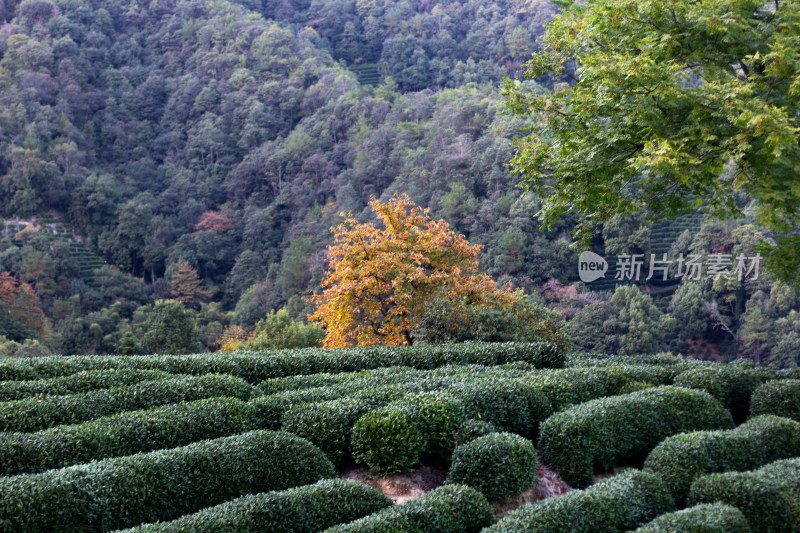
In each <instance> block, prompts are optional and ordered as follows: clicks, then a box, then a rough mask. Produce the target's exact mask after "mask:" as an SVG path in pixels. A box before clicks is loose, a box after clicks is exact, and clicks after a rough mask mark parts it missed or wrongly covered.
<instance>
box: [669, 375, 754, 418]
mask: <svg viewBox="0 0 800 533" xmlns="http://www.w3.org/2000/svg"><path fill="white" fill-rule="evenodd" d="M759 383H760V382H759V379H758V378H757V377H756V376H755V375H754V374H753V372H752V371H751V370H749V369H747V368H743V367H742V366H741V365H739V366H732V365H710V366H704V367H700V368H693V369H691V370H688V371H686V372H684V373H682V374H680V375H679V376H678V377H676V378H675V385H676V386H678V387H687V388H690V389H697V390H702V391H706V392H707V393H709V394H710V395H711V396H713V397H714V398H716V399H717V400H719V401H720V402H721V403H722V405H724V406H725V407H726V408H727V409H730V411H731V413H732V414H733V418H734V419H735V420H744V419H745V417H746V416H747V411H748V410H749V408H750V396H752V394H753V391H754V390H756V387H758V385H759Z"/></svg>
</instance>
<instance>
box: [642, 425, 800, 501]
mask: <svg viewBox="0 0 800 533" xmlns="http://www.w3.org/2000/svg"><path fill="white" fill-rule="evenodd" d="M798 456H800V423H798V422H795V421H794V420H789V419H788V418H782V417H779V416H770V415H765V416H759V417H756V418H751V419H750V420H748V421H747V423H745V424H742V425H741V426H739V427H737V428H736V429H732V430H730V431H696V432H693V433H682V434H679V435H673V436H671V437H667V438H666V439H664V440H663V441H662V442H661V443H660V444H659V445H658V446H656V447H655V449H653V451H652V452H650V455H649V456H648V457H647V460H646V461H645V463H644V468H645V470H651V471H653V472H655V473H656V474H659V475H660V476H661V477H662V478H664V481H665V482H666V483H667V486H669V488H670V490H671V491H672V496H673V498H675V501H676V503H678V504H679V505H681V504H683V503H684V502H685V501H686V497H687V496H688V495H689V488H690V487H691V485H692V481H694V480H695V479H697V478H698V477H700V476H702V475H704V474H710V473H713V472H728V471H742V470H751V469H753V468H757V467H759V466H762V465H765V464H767V463H771V462H773V461H777V460H778V459H787V458H790V457H798Z"/></svg>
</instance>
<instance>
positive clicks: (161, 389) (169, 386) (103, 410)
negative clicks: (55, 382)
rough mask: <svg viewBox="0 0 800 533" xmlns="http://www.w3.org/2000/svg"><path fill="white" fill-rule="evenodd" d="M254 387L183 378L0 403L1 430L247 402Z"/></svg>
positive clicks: (222, 378) (216, 377)
mask: <svg viewBox="0 0 800 533" xmlns="http://www.w3.org/2000/svg"><path fill="white" fill-rule="evenodd" d="M255 393H256V389H255V387H253V386H252V385H250V384H248V383H247V382H245V381H243V380H241V379H239V378H235V377H232V376H226V375H221V374H209V375H206V376H184V377H176V378H170V379H159V380H156V381H142V382H140V383H134V384H133V385H127V386H121V387H112V388H110V389H105V390H96V391H91V392H84V393H81V394H68V395H65V396H44V397H41V398H26V399H24V400H15V401H11V402H2V403H0V429H2V431H37V430H40V429H47V428H49V427H52V426H57V425H61V424H77V423H80V422H84V421H87V420H93V419H95V418H99V417H101V416H106V415H112V414H115V413H119V412H122V411H131V410H135V409H145V408H147V407H153V406H157V405H166V404H171V403H177V402H183V401H192V400H200V399H203V398H213V397H215V396H230V397H232V398H239V399H241V400H247V399H249V398H250V397H251V396H252V395H254V394H255Z"/></svg>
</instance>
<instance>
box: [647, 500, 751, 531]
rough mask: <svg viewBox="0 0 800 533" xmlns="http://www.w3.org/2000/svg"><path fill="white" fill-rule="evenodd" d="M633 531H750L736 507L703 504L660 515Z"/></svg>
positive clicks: (745, 520)
mask: <svg viewBox="0 0 800 533" xmlns="http://www.w3.org/2000/svg"><path fill="white" fill-rule="evenodd" d="M635 533H750V526H749V525H748V524H747V518H745V516H744V514H742V512H741V511H740V510H739V509H737V508H736V507H731V506H730V505H724V504H704V505H695V506H694V507H689V508H688V509H684V510H683V511H676V512H674V513H667V514H664V515H661V516H659V517H658V518H656V519H655V520H653V521H652V522H650V523H649V524H646V525H644V526H642V527H640V528H639V529H637V530H636V532H635Z"/></svg>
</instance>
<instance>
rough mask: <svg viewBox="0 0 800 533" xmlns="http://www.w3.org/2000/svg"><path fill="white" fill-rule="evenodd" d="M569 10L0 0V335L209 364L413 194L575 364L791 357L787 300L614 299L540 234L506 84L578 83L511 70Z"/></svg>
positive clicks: (741, 244)
mask: <svg viewBox="0 0 800 533" xmlns="http://www.w3.org/2000/svg"><path fill="white" fill-rule="evenodd" d="M556 12H557V8H556V7H555V6H554V5H553V4H551V3H549V2H546V1H543V0H542V1H536V0H517V1H511V0H508V1H506V0H497V1H491V2H485V1H478V0H471V1H468V2H456V1H448V0H443V1H419V2H416V1H412V2H388V1H379V0H356V1H348V0H342V1H338V0H324V1H323V0H313V1H311V2H305V1H284V2H263V3H262V2H256V1H242V2H225V1H215V2H211V3H207V2H200V1H196V0H185V1H168V0H164V1H159V2H137V1H133V0H121V1H117V2H105V1H101V0H97V1H82V0H60V1H50V0H26V1H23V2H13V1H9V0H5V1H4V2H0V24H2V25H0V196H1V199H0V217H2V219H3V222H4V224H3V227H0V230H2V235H0V274H3V275H4V276H6V277H0V284H2V285H0V296H3V295H5V296H4V297H0V336H5V337H6V338H8V339H11V340H14V341H18V342H19V343H22V341H23V340H25V339H29V341H26V342H27V343H28V344H27V345H26V346H28V347H29V348H30V351H31V352H36V351H37V350H45V351H47V350H53V351H56V352H60V353H95V352H114V351H117V352H121V353H141V352H153V351H157V350H158V349H159V348H158V346H166V345H169V346H171V347H172V348H170V349H171V350H173V351H180V350H182V349H183V350H186V351H190V350H196V349H197V347H198V346H199V344H198V343H202V345H203V347H204V348H205V349H209V350H216V349H219V348H220V347H222V346H224V345H226V343H230V341H231V339H234V340H236V339H238V338H239V336H242V335H244V336H245V337H246V335H247V333H248V332H250V331H253V330H255V331H256V333H257V334H258V333H259V332H266V331H274V330H275V327H278V325H280V324H284V323H285V322H286V321H287V320H289V319H288V317H291V318H292V319H294V320H295V321H304V320H305V317H306V315H307V314H308V313H309V312H310V311H311V310H312V309H311V304H310V303H309V302H308V300H306V299H305V297H307V296H308V295H309V294H310V293H311V292H312V291H313V290H316V289H318V288H319V285H320V282H321V280H322V279H323V275H324V272H325V269H326V247H327V246H328V245H329V244H330V243H331V240H332V234H331V232H330V228H331V227H332V226H335V225H337V224H339V223H340V222H341V221H342V220H343V218H342V217H341V213H342V212H350V213H352V214H353V215H354V216H355V217H356V218H358V219H360V220H362V221H367V220H370V216H371V214H370V211H369V209H368V208H367V204H368V202H369V200H370V198H371V197H373V196H374V197H376V198H384V199H386V198H390V197H391V196H393V195H394V194H395V193H405V194H407V195H408V196H409V197H410V198H411V199H412V200H413V201H414V202H415V203H416V204H417V205H421V206H425V207H430V208H431V215H432V216H433V217H434V218H437V219H438V218H443V219H445V220H446V221H448V222H449V223H450V224H451V227H452V228H453V229H454V230H455V231H457V232H458V233H461V234H464V235H465V237H466V238H467V239H468V240H469V242H470V243H473V244H480V245H483V246H484V249H483V253H482V254H481V256H480V267H481V270H482V271H483V272H485V273H487V274H489V275H490V276H492V277H493V278H494V279H495V280H496V281H497V282H498V283H500V284H505V283H506V282H508V281H511V282H513V284H514V286H515V287H517V288H521V289H523V290H524V291H525V292H526V293H528V294H529V295H531V297H532V298H534V299H535V300H537V301H539V302H540V303H544V304H547V305H549V306H550V307H551V308H552V309H554V310H557V311H559V312H560V313H561V315H562V317H563V318H564V319H565V320H569V321H570V323H572V322H574V323H575V326H574V327H573V328H572V329H573V330H574V332H575V334H574V335H573V336H574V337H575V342H576V346H578V347H579V348H581V349H596V350H617V351H628V352H636V351H658V350H666V349H673V350H678V351H684V352H692V353H696V354H700V355H707V356H724V357H732V356H734V355H736V354H738V353H748V354H750V355H752V356H754V357H756V356H757V357H762V356H763V357H765V358H769V357H773V354H783V355H780V357H779V358H778V359H776V361H778V362H776V364H780V365H788V366H792V365H796V364H797V360H796V354H797V353H800V352H798V350H794V348H793V347H794V346H795V345H800V320H798V319H797V316H798V314H797V310H798V309H799V308H800V301H798V299H797V297H796V293H794V292H793V291H791V290H790V289H788V288H786V287H785V286H783V285H780V284H773V283H772V282H770V281H769V280H768V279H765V278H762V279H761V280H759V281H755V282H750V281H747V282H742V283H739V284H735V283H731V284H727V285H726V284H724V283H721V282H717V281H713V280H712V281H713V283H711V282H710V281H708V280H703V282H702V283H698V284H696V285H694V284H691V285H690V284H682V285H681V286H680V288H678V287H677V286H676V285H673V286H671V287H662V288H661V289H659V288H658V287H655V289H659V290H662V293H658V294H657V293H652V294H648V293H647V292H648V291H650V290H651V289H653V288H654V287H642V289H643V290H644V292H641V291H639V289H636V288H626V289H625V291H621V292H620V294H619V295H616V294H615V295H614V298H612V297H611V296H612V295H611V292H613V289H614V285H613V283H612V284H611V285H610V286H609V285H603V286H602V288H603V289H604V290H605V291H607V292H603V291H598V290H597V289H598V288H599V286H586V285H581V284H580V283H576V281H577V275H576V274H577V270H576V264H577V251H576V250H575V249H573V248H570V241H571V237H570V233H571V230H572V229H573V227H574V225H575V223H576V220H575V219H574V218H571V217H564V218H563V219H561V220H560V221H559V222H558V223H557V224H555V225H554V226H553V227H552V228H551V229H549V230H547V231H545V230H540V229H539V221H538V220H537V219H536V217H535V215H536V213H537V212H539V211H540V209H541V208H542V206H543V203H542V200H541V198H540V197H538V196H537V195H536V194H526V195H522V191H521V190H520V189H519V188H517V178H516V177H515V176H512V175H511V174H510V171H509V168H508V163H509V161H510V159H511V156H512V152H513V150H514V144H513V142H514V140H515V139H518V138H520V137H521V136H523V135H524V134H525V131H526V130H525V127H526V126H528V125H531V124H532V123H533V122H534V121H535V120H536V119H535V117H525V116H512V115H509V114H505V113H504V112H503V105H502V104H503V97H502V95H501V94H500V88H499V86H500V82H501V80H502V79H503V77H504V76H510V77H511V78H513V79H516V80H518V82H519V83H520V84H523V86H525V87H527V88H528V89H529V90H530V91H533V92H535V93H541V92H542V91H544V90H545V89H544V87H552V86H553V84H554V83H556V84H557V83H558V82H563V81H564V79H553V78H548V77H543V78H540V79H537V80H524V79H522V76H521V72H520V68H521V65H522V64H523V63H524V61H525V60H526V59H527V58H529V57H530V54H531V52H532V51H534V50H536V49H538V48H539V46H540V37H541V35H542V33H543V31H544V24H545V22H546V21H548V20H550V19H551V18H552V16H553V14H554V13H556ZM359 69H362V70H363V69H368V70H370V72H372V73H374V74H375V76H376V77H377V80H378V83H377V85H374V86H373V85H371V84H367V83H359V79H360V78H359V76H360V74H358V75H357V74H356V72H361V71H360V70H359ZM747 216H748V214H747V213H745V214H744V217H745V218H744V219H743V220H740V221H731V222H724V223H715V224H706V223H704V222H703V220H701V219H692V221H691V223H683V222H681V223H678V224H677V225H667V226H664V227H661V228H660V229H659V228H658V227H651V226H650V225H648V224H645V223H644V221H643V220H642V219H641V218H640V217H636V216H627V217H625V216H620V217H617V218H612V219H611V220H609V221H608V222H606V224H605V225H604V226H603V228H602V231H601V232H600V233H599V234H598V235H597V236H596V238H595V240H594V241H593V242H592V246H593V247H594V249H596V250H597V251H599V252H605V253H607V254H609V255H611V254H619V253H631V252H636V253H639V252H641V253H649V252H650V251H651V250H652V251H653V252H656V251H659V252H661V251H663V252H664V253H666V252H669V253H671V254H675V255H677V254H680V253H688V252H689V251H690V250H692V251H693V253H694V252H698V253H701V254H708V253H713V252H716V251H718V250H731V249H734V248H736V249H737V250H745V251H747V252H748V253H751V252H752V250H753V246H754V245H755V244H756V242H757V241H758V240H759V239H760V236H759V235H760V234H759V233H758V232H757V231H756V230H754V229H753V227H752V226H749V225H746V223H747V222H748V220H747ZM684 229H685V230H686V231H685V232H683V230H684ZM659 232H660V233H659ZM662 236H663V238H662ZM659 239H662V240H659ZM4 280H5V281H4ZM592 288H595V289H596V290H595V292H591V291H590V290H589V289H592ZM676 290H677V292H675V291H676ZM626 291H627V292H626ZM623 292H624V294H623ZM673 292H674V293H675V296H674V297H672V298H671V299H670V296H671V295H672V293H673ZM168 300H176V301H180V302H181V303H183V304H184V307H185V309H186V313H187V314H188V315H189V316H190V317H191V319H192V320H191V321H188V322H187V325H186V326H185V327H186V328H187V331H186V332H185V333H186V335H184V338H185V339H188V340H186V341H185V342H184V343H183V344H182V345H181V346H179V347H177V348H175V346H176V344H175V342H179V340H175V342H172V341H171V340H165V339H156V338H154V335H153V334H151V335H150V336H149V337H147V338H145V332H148V331H159V330H160V328H161V329H169V328H165V327H164V324H165V323H170V322H169V321H170V320H173V319H175V316H174V315H175V313H174V311H175V308H174V306H173V305H172V304H171V303H170V302H169V301H168ZM282 309H283V310H284V311H283V312H281V311H280V310H282ZM276 312H279V313H280V314H279V315H277V314H275V313H276ZM681 313H683V314H681ZM287 315H288V317H287ZM40 316H44V317H45V320H44V321H42V320H41V319H38V320H37V319H36V317H40ZM676 317H691V320H689V319H688V318H680V319H678V320H677V321H676V320H675V318H676ZM265 321H266V322H265ZM289 322H291V321H289ZM257 324H260V325H258V326H257ZM685 324H689V325H688V326H686V328H688V329H681V328H683V327H684V325H685ZM679 326H680V327H679ZM287 327H288V326H287ZM293 327H295V328H297V327H299V326H297V325H296V324H294V326H293ZM37 328H38V329H37ZM236 328H238V329H236ZM645 329H646V330H648V331H652V335H650V336H648V338H647V339H645V340H637V339H640V335H639V333H637V332H639V331H642V330H645ZM298 331H300V330H298ZM593 335H595V336H594V337H593ZM601 337H602V338H601ZM297 338H298V339H300V338H302V339H314V341H313V342H316V341H318V340H319V338H320V337H319V335H317V334H315V333H314V332H309V331H306V330H302V334H300V333H298V336H297ZM30 339H34V340H30ZM151 341H152V342H151ZM264 342H267V341H264ZM292 342H301V341H297V339H295V340H294V341H292ZM234 344H235V343H234ZM265 345H270V346H273V345H271V344H259V346H265ZM21 346H22V344H20V345H15V347H14V348H13V350H16V351H18V352H20V353H22V352H23V351H24V349H23V348H22V347H21ZM13 350H12V351H13ZM792 354H795V355H792Z"/></svg>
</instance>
